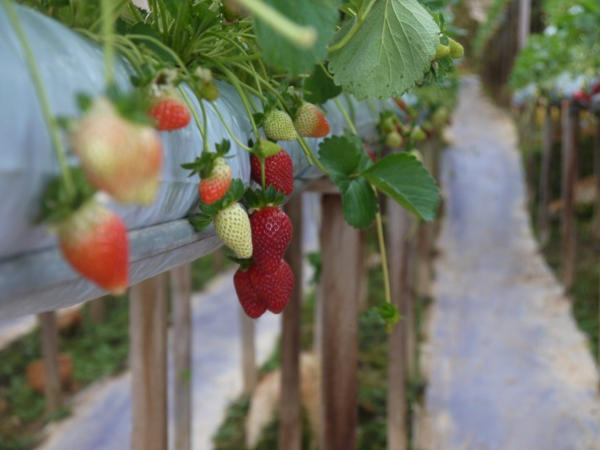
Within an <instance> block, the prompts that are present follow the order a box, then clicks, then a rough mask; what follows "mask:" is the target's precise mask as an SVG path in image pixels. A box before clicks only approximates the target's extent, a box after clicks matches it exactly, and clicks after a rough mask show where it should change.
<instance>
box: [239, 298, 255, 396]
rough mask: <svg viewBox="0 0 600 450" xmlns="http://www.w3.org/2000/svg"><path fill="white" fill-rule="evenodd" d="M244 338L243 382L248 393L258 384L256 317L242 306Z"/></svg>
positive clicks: (241, 317) (241, 316)
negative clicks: (246, 311)
mask: <svg viewBox="0 0 600 450" xmlns="http://www.w3.org/2000/svg"><path fill="white" fill-rule="evenodd" d="M240 325H241V329H242V330H241V331H242V334H241V338H242V383H243V389H244V393H246V394H248V393H250V392H252V391H253V390H254V387H255V386H256V376H257V374H256V347H255V345H254V319H251V318H250V317H248V316H247V315H246V313H245V312H244V310H243V309H242V308H240Z"/></svg>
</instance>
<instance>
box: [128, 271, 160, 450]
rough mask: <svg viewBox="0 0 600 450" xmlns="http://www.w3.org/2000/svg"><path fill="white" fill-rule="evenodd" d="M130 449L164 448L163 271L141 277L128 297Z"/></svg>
mask: <svg viewBox="0 0 600 450" xmlns="http://www.w3.org/2000/svg"><path fill="white" fill-rule="evenodd" d="M129 324H130V330H129V333H130V336H129V338H130V341H131V346H130V365H131V384H132V386H131V391H132V433H131V448H132V450H166V449H167V296H166V274H160V275H157V276H155V277H153V278H150V279H148V280H146V281H142V282H141V283H139V284H137V285H136V286H134V287H133V288H132V289H131V296H130V300H129Z"/></svg>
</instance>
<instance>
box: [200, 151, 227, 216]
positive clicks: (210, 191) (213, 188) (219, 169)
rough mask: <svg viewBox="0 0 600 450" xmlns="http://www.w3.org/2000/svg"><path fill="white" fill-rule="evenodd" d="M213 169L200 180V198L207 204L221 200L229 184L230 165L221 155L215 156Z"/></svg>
mask: <svg viewBox="0 0 600 450" xmlns="http://www.w3.org/2000/svg"><path fill="white" fill-rule="evenodd" d="M213 164H214V165H213V169H212V171H211V173H210V175H209V176H208V177H206V178H205V179H203V180H202V181H200V184H199V185H198V193H199V194H200V200H202V202H203V203H205V204H207V205H212V204H213V203H215V202H217V201H219V200H221V199H222V198H223V196H224V195H225V194H226V193H227V190H228V189H229V186H230V185H231V167H229V164H227V162H226V161H225V159H224V158H222V157H220V156H219V157H217V158H215V161H214V163H213Z"/></svg>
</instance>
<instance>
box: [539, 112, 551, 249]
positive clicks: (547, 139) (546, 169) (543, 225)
mask: <svg viewBox="0 0 600 450" xmlns="http://www.w3.org/2000/svg"><path fill="white" fill-rule="evenodd" d="M551 108H552V107H551V106H550V105H548V106H547V107H546V118H545V119H544V126H543V136H542V137H543V139H542V167H541V170H540V203H539V210H538V229H539V236H540V243H541V244H542V245H545V244H546V243H547V242H548V238H549V237H550V235H549V229H548V205H549V204H550V163H551V160H552V144H553V141H554V130H553V127H552V114H551Z"/></svg>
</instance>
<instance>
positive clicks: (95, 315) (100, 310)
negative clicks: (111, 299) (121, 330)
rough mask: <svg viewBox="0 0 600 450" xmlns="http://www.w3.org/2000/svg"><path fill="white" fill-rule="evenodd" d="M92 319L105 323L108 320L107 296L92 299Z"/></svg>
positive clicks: (95, 321)
mask: <svg viewBox="0 0 600 450" xmlns="http://www.w3.org/2000/svg"><path fill="white" fill-rule="evenodd" d="M89 305H90V319H92V322H94V323H103V322H104V321H105V320H106V297H100V298H97V299H96V300H92V301H91V302H90V303H89Z"/></svg>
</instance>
